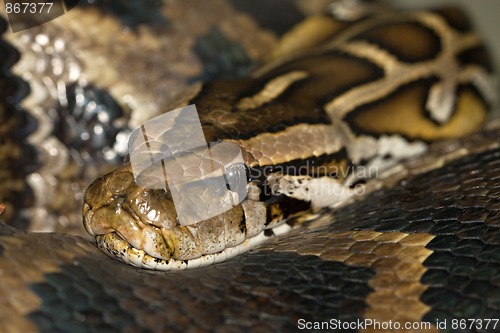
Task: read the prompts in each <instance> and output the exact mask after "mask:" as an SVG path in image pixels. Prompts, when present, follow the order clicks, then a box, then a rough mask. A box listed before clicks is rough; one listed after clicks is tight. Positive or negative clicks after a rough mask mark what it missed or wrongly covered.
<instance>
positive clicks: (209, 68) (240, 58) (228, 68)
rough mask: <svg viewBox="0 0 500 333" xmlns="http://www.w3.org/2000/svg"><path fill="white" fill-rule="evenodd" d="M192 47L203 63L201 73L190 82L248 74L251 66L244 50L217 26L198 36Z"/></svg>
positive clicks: (251, 63)
mask: <svg viewBox="0 0 500 333" xmlns="http://www.w3.org/2000/svg"><path fill="white" fill-rule="evenodd" d="M193 49H194V52H195V53H196V54H197V55H198V57H199V58H200V60H201V61H202V63H203V73H202V74H201V76H199V77H194V78H191V79H190V81H192V82H196V81H208V80H212V79H234V78H238V77H242V76H244V75H245V74H248V72H249V71H250V69H251V68H252V67H253V62H252V60H251V59H250V57H249V56H248V55H247V53H246V51H245V50H244V49H243V48H242V47H241V46H240V45H238V43H237V42H235V41H231V40H228V39H227V38H226V37H225V36H224V35H223V34H222V32H221V31H220V30H219V29H217V28H213V29H212V30H211V31H210V32H209V33H208V34H206V35H204V36H202V37H200V38H198V39H197V40H196V42H195V44H194V46H193Z"/></svg>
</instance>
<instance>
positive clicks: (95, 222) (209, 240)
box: [83, 164, 265, 270]
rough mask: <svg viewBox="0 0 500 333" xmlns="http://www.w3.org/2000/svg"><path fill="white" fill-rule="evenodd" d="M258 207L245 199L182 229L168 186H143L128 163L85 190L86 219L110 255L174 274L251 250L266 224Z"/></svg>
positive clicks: (99, 243) (98, 241) (104, 249)
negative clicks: (230, 207)
mask: <svg viewBox="0 0 500 333" xmlns="http://www.w3.org/2000/svg"><path fill="white" fill-rule="evenodd" d="M247 201H248V202H247ZM256 204H258V203H256V202H252V201H251V200H246V201H245V202H244V203H242V204H238V205H235V206H234V207H233V208H232V209H230V210H227V211H225V212H223V213H221V214H218V215H216V216H214V217H212V218H209V219H206V220H203V221H200V222H197V223H194V224H191V225H182V224H181V223H180V222H179V218H178V215H177V213H176V209H175V205H174V201H173V199H172V194H171V192H170V190H169V189H168V187H167V188H164V189H149V188H144V187H141V186H139V185H138V184H137V182H136V181H135V179H134V175H133V173H132V169H131V166H130V164H125V165H124V166H122V167H120V168H119V169H117V170H115V171H113V172H111V173H109V174H106V175H104V176H102V177H100V178H98V179H96V180H95V181H94V182H93V183H92V184H91V185H90V186H89V187H88V188H87V190H86V192H85V195H84V205H83V218H84V225H85V228H86V230H87V231H88V232H89V233H90V234H91V235H93V236H95V237H96V241H97V245H98V246H99V247H100V248H101V249H102V250H103V251H104V252H106V253H107V254H108V255H110V256H112V257H114V258H117V259H119V260H120V261H123V262H126V263H129V264H132V265H135V266H138V267H143V268H150V269H161V270H171V269H183V268H187V266H190V267H196V266H202V265H207V264H211V263H213V262H216V261H222V260H225V259H226V258H227V257H229V256H233V255H236V254H238V253H240V252H243V251H245V250H247V249H248V248H249V247H251V246H253V244H254V243H255V242H256V241H257V240H258V239H259V237H257V238H256V237H254V236H256V235H258V234H263V233H262V232H261V231H262V229H263V228H264V225H263V223H264V222H265V219H262V218H255V216H259V214H256V212H255V210H258V211H260V216H261V217H262V216H263V215H264V216H265V208H263V207H260V206H258V205H256ZM244 207H246V208H245V210H244ZM245 215H247V216H248V217H247V218H245Z"/></svg>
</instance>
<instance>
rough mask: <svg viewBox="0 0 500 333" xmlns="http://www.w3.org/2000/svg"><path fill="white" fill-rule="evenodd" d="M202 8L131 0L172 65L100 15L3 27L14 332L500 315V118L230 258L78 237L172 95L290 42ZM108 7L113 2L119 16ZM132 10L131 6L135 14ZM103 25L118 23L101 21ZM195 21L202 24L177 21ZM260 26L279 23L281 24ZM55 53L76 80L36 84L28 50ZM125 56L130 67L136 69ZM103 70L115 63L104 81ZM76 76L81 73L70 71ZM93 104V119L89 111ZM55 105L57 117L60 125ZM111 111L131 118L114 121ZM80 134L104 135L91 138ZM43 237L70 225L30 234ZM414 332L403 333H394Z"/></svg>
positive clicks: (2, 285)
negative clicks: (144, 258) (195, 264)
mask: <svg viewBox="0 0 500 333" xmlns="http://www.w3.org/2000/svg"><path fill="white" fill-rule="evenodd" d="M187 2H189V1H183V2H182V3H181V1H179V2H178V3H177V2H175V1H172V2H171V3H170V4H169V5H168V6H167V7H166V9H164V11H163V12H162V13H163V15H153V14H152V12H150V11H148V10H144V11H142V9H144V8H147V6H145V7H144V8H143V7H141V6H139V7H134V6H133V5H131V7H132V10H133V11H134V15H131V16H127V15H125V14H123V15H122V16H120V17H121V19H122V23H123V22H124V24H125V25H128V26H129V28H130V29H132V31H134V33H138V34H140V36H141V39H140V40H141V41H142V42H143V43H144V44H141V47H142V48H143V49H148V50H156V52H159V54H161V56H159V57H157V58H155V57H154V56H153V57H151V56H147V57H146V56H144V55H142V54H141V51H143V50H141V49H140V48H138V47H137V44H134V43H135V42H137V41H136V39H135V37H134V38H132V37H131V36H132V35H130V34H125V35H121V34H119V35H117V31H118V30H116V29H119V28H118V26H119V24H118V23H117V20H116V18H115V17H113V16H109V17H108V16H104V14H101V13H100V12H93V9H89V8H86V7H84V6H83V7H82V8H75V9H74V10H73V11H72V12H70V13H69V14H66V15H65V16H63V17H61V18H60V19H59V21H57V20H56V21H54V22H53V23H54V24H52V23H50V24H46V25H42V26H40V27H39V30H36V29H35V30H28V31H27V32H26V33H25V35H24V36H25V37H24V39H23V38H22V37H19V36H16V38H13V37H12V34H8V33H7V32H5V30H6V29H7V26H6V24H5V22H4V21H3V20H2V21H1V23H2V25H3V26H2V31H4V35H3V39H2V42H1V43H0V51H1V52H0V56H1V57H0V64H1V66H0V88H1V89H0V102H1V110H0V111H1V114H0V116H1V120H2V121H1V123H0V138H1V139H2V140H1V141H0V159H1V160H0V163H2V165H5V166H7V167H2V168H1V169H0V180H1V184H2V187H0V198H1V201H2V202H4V203H5V206H6V207H5V208H6V209H5V212H3V214H2V211H3V208H2V206H1V205H0V214H2V219H5V220H7V221H9V222H10V224H12V225H14V226H16V227H18V228H19V227H23V228H29V229H30V230H31V231H21V230H19V229H15V228H13V227H11V226H8V225H6V224H3V223H0V295H1V296H2V297H0V332H185V331H190V332H203V331H217V332H240V331H241V332H247V331H249V330H251V331H256V332H295V331H298V329H299V327H300V323H306V322H320V321H330V320H331V319H337V320H340V321H342V322H356V321H357V320H360V319H364V318H371V319H375V320H378V321H380V322H386V321H389V320H390V321H392V322H399V323H403V324H404V323H408V322H420V321H424V322H430V323H432V325H431V326H430V327H429V328H428V329H425V330H423V329H415V330H413V331H414V332H422V331H425V332H437V331H439V329H438V328H437V327H436V324H435V323H436V321H440V322H443V321H445V320H447V321H448V326H447V329H446V330H444V329H441V331H443V332H455V331H458V330H454V329H452V328H451V321H452V319H455V318H478V319H487V318H492V319H495V318H496V319H500V255H499V254H500V141H499V139H498V138H499V137H500V122H498V121H493V122H491V123H490V124H489V125H488V126H487V127H486V128H485V129H484V130H482V131H481V132H480V133H478V134H474V135H472V136H467V137H466V138H463V139H456V140H448V141H444V142H439V143H435V144H432V145H431V148H430V151H429V152H428V153H427V154H426V155H424V156H423V157H421V158H418V159H413V160H409V161H407V162H405V163H402V164H401V165H400V166H399V167H398V168H396V169H393V170H392V173H391V174H389V175H387V176H386V177H384V179H383V180H380V181H378V180H377V181H372V182H370V183H369V184H368V185H367V194H366V195H365V196H364V197H362V198H360V199H362V200H353V202H351V203H350V204H349V205H346V206H344V207H341V208H339V209H335V210H329V209H325V210H323V211H321V212H320V214H319V215H318V216H317V217H316V218H314V219H313V220H311V221H309V222H307V224H305V225H303V226H302V227H300V228H298V229H295V230H293V231H291V232H290V233H288V234H286V235H283V236H279V237H275V238H272V239H271V240H270V241H268V242H266V243H264V244H262V245H261V246H259V247H258V248H256V249H255V250H253V251H251V252H248V253H246V254H243V255H240V256H238V257H236V258H233V259H231V260H229V261H227V262H224V263H221V264H217V265H214V266H210V267H205V268H200V269H196V270H191V271H185V272H176V273H172V274H168V273H161V272H151V271H144V270H140V269H136V268H132V267H129V266H126V265H123V264H121V263H119V262H117V261H114V260H112V259H110V258H109V257H108V256H106V255H105V254H104V253H102V252H101V251H99V250H98V249H97V248H96V247H95V246H94V244H93V243H92V242H90V241H88V239H84V238H81V237H79V236H84V233H82V228H81V215H80V211H79V210H80V209H81V200H82V191H83V189H84V188H85V186H87V185H88V183H89V182H90V181H91V180H92V179H93V178H94V177H96V176H97V175H100V174H102V173H104V172H106V171H109V170H111V169H112V168H114V167H116V165H117V164H119V163H120V161H121V158H122V157H123V156H122V155H120V152H122V153H123V150H120V149H119V145H120V144H121V143H123V142H122V141H120V140H122V139H120V138H122V137H123V136H124V135H126V134H127V133H128V132H129V131H130V129H131V128H134V126H136V125H137V124H140V123H141V122H142V121H144V120H146V119H148V118H150V117H151V116H153V115H155V114H156V113H157V112H158V110H159V108H161V107H164V106H165V105H166V104H167V103H169V101H168V99H169V98H170V97H171V96H173V95H174V90H178V91H179V90H182V89H184V88H185V87H186V86H187V84H188V83H191V82H195V81H198V80H208V79H212V78H214V77H231V76H232V75H241V74H244V73H246V72H247V71H248V70H249V69H250V68H251V66H252V64H253V62H254V61H255V59H258V58H259V57H261V56H263V55H264V54H266V53H267V52H268V51H269V48H270V45H271V44H273V43H274V42H275V41H276V39H275V36H274V35H273V34H271V33H269V32H266V31H262V30H261V29H259V28H258V27H257V25H256V23H255V21H254V20H253V19H250V18H249V17H248V16H246V15H244V14H242V13H241V12H240V11H238V10H236V9H235V8H239V9H240V10H243V9H242V7H244V6H243V5H241V2H240V3H239V4H238V2H237V1H235V2H234V3H233V6H234V7H231V6H229V5H228V3H226V2H224V1H217V2H214V3H213V4H211V8H210V10H208V8H205V10H206V11H205V12H206V13H207V15H206V17H204V18H203V19H200V18H199V16H195V15H194V14H190V13H191V12H190V11H187V10H186V9H185V8H186V7H189V6H188V5H189V4H186V3H187ZM104 3H105V5H104V7H103V8H108V6H111V7H113V6H117V5H116V3H113V1H109V3H107V2H106V1H104ZM152 3H153V2H152ZM110 4H111V5H110ZM197 5H198V6H201V7H203V5H201V4H200V3H197ZM120 6H121V5H118V7H119V8H120V9H122V10H124V11H125V13H127V11H126V10H125V9H127V8H126V5H124V7H125V9H123V8H122V7H120ZM214 6H215V7H214ZM238 6H242V7H238ZM113 8H115V7H113ZM214 8H216V9H217V10H218V13H219V14H221V13H224V17H232V18H231V19H228V20H227V22H226V21H225V22H223V23H221V22H219V21H218V20H217V16H215V17H214V16H211V15H209V14H208V13H209V12H210V11H214ZM290 8H294V10H293V13H294V14H295V15H296V16H295V17H292V18H289V21H287V20H284V21H281V23H282V25H279V23H280V22H273V24H274V25H273V26H267V27H268V28H271V29H273V30H274V31H278V32H279V31H283V30H286V28H287V27H289V25H290V24H291V23H295V22H296V21H297V20H299V19H300V17H301V16H302V15H303V14H302V12H301V11H300V10H299V9H298V8H296V7H288V9H289V10H290ZM115 9H116V8H115ZM128 9H129V10H130V8H128ZM197 10H199V11H200V12H204V9H203V8H198V9H197ZM301 10H302V11H304V10H305V9H304V8H302V9H301ZM309 10H313V9H309ZM264 11H265V10H264ZM70 15H77V16H79V18H80V20H75V22H76V21H78V22H80V23H82V26H87V27H90V28H89V34H88V35H87V36H84V37H81V39H78V40H75V42H74V43H67V44H64V45H62V44H58V43H57V40H56V39H52V38H55V37H54V36H64V38H67V40H71V38H72V37H73V38H74V36H79V31H80V30H81V28H82V26H80V25H77V24H76V23H75V24H74V26H71V24H70V22H71V19H73V20H74V17H70ZM86 15H88V16H86ZM94 15H103V16H100V21H99V20H96V19H95V18H94ZM190 15H192V16H190ZM292 16H293V15H292ZM179 17H182V18H183V19H186V18H188V19H187V20H186V22H180V23H178V22H179V21H182V20H179ZM259 17H260V18H261V20H262V21H261V22H260V24H262V25H263V26H266V24H268V23H269V21H266V20H265V19H264V18H262V16H259ZM165 18H167V19H168V20H169V21H168V26H169V28H168V29H167V28H165V26H163V24H166V23H165V22H164V21H163V20H164V19H165ZM141 19H142V20H147V21H149V22H151V21H154V22H157V24H158V25H157V26H155V29H158V30H159V31H161V29H167V31H169V32H170V33H171V35H170V36H171V37H170V38H166V39H165V40H163V41H162V42H157V41H156V39H154V38H153V37H154V36H155V35H154V34H153V33H152V31H153V30H154V29H153V28H151V29H149V28H144V27H143V26H141V24H140V23H141V22H142V21H141ZM134 20H138V21H134ZM190 20H191V21H190ZM97 21H98V23H96V22H97ZM57 22H59V23H57ZM94 24H96V25H97V24H99V25H101V24H102V25H105V26H107V28H108V29H109V31H110V32H109V36H115V35H116V36H120V37H119V38H121V40H120V41H121V42H122V43H117V44H116V45H113V44H111V43H110V42H109V40H110V39H106V38H110V37H109V36H108V35H107V36H104V35H103V36H101V37H100V38H101V40H99V32H98V31H96V30H94V32H92V29H91V28H92V26H93V25H94ZM162 27H163V28H162ZM238 27H239V28H238ZM134 29H137V30H134ZM169 29H170V30H169ZM237 29H241V30H237ZM207 31H208V33H207ZM250 31H254V32H255V33H254V34H251V33H250ZM243 32H244V33H243ZM250 35H252V37H249V36H250ZM26 36H27V37H26ZM40 36H48V37H49V38H48V41H44V40H43V37H40ZM116 36H115V37H116ZM237 36H247V37H245V38H241V39H238V37H237ZM35 38H38V39H35ZM128 38H130V40H128ZM5 40H7V41H5ZM33 40H35V41H36V42H35V43H33V44H31V43H32V41H33ZM89 40H92V41H93V42H95V45H92V44H89V43H90V42H89ZM183 42H184V43H186V45H182V43H183ZM33 45H34V46H33ZM57 45H59V47H60V48H62V49H63V51H61V53H62V54H65V57H63V59H65V63H64V65H61V66H62V67H60V68H62V69H65V71H62V72H58V71H57V70H54V68H56V69H57V66H54V67H53V68H49V69H47V67H44V66H43V64H44V63H45V64H47V63H52V64H53V63H54V62H55V63H57V57H56V56H53V57H51V56H48V58H46V59H42V60H39V62H38V63H37V64H38V65H37V66H38V67H35V68H36V69H37V71H38V72H37V73H38V74H37V75H38V76H37V77H30V76H29V74H28V76H26V74H25V73H34V72H35V71H34V70H33V67H30V66H33V65H32V63H31V62H30V60H29V59H30V57H34V56H35V55H36V54H47V50H48V49H50V48H51V47H53V48H56V47H58V46H57ZM89 45H91V47H90V50H89ZM132 45H134V46H132ZM172 45H177V46H178V52H176V54H174V55H172V54H170V53H169V54H167V53H166V52H165V53H162V51H165V50H167V49H168V48H169V47H171V46H172ZM104 48H105V50H103V49H104ZM60 50H61V49H60ZM86 50H89V51H86ZM85 52H89V53H88V54H91V55H92V57H88V54H86V53H85ZM134 52H135V53H134ZM221 53H223V54H229V55H230V56H229V60H228V58H224V57H222V59H221V58H220V57H219V56H218V55H219V54H221ZM48 54H49V55H50V52H49V53H48ZM106 54H107V55H109V58H108V57H105V56H104V55H106ZM68 55H69V57H68ZM72 55H74V56H72ZM113 57H114V58H113ZM127 57H129V58H127ZM68 59H69V60H68ZM88 59H91V60H88ZM109 59H115V60H116V61H110V60H109ZM133 59H135V60H136V61H135V63H134V62H131V60H133ZM137 59H139V60H141V61H146V60H147V59H148V61H149V63H146V62H142V63H140V62H139V61H138V60H137ZM85 61H87V62H85ZM165 62H172V63H176V64H179V65H178V66H179V67H175V68H174V69H172V67H169V69H163V68H164V66H162V67H160V66H159V65H160V64H163V63H165ZM122 63H129V64H130V65H129V68H128V71H127V72H126V73H125V72H124V67H121V66H124V65H121V64H122ZM194 63H196V64H197V65H193V64H194ZM207 64H213V65H212V66H208V65H207ZM101 66H106V67H107V68H108V69H109V68H111V70H108V71H107V72H100V71H101V69H100V68H103V67H101ZM71 68H73V69H75V70H76V72H78V73H79V72H80V71H81V72H82V73H84V74H83V75H84V76H83V78H82V76H78V77H71V75H69V74H68V71H69V69H71ZM146 69H149V73H152V74H150V76H148V77H141V81H140V82H142V84H141V85H138V86H136V85H134V84H133V82H134V80H135V79H136V78H137V76H136V75H138V74H137V73H142V72H144V71H145V70H146ZM155 70H156V71H155ZM238 71H240V72H239V73H238ZM12 73H14V74H12ZM235 73H236V74H235ZM21 77H22V79H21ZM159 78H163V79H164V80H161V82H162V83H161V84H158V83H157V82H159V81H160V80H159ZM37 80H39V81H37ZM26 82H30V84H31V87H30V88H28V85H27V83H26ZM51 82H53V83H54V82H55V83H56V84H55V85H52V83H51ZM61 82H63V83H64V87H65V88H64V89H63V91H64V93H65V94H64V97H61V95H58V94H55V95H54V94H53V93H54V92H56V93H60V92H61V91H60V90H59V88H58V86H57V83H61ZM42 83H43V84H44V85H46V86H47V87H49V88H46V90H45V91H43V90H42V92H39V93H36V89H35V88H34V87H36V85H37V84H38V85H42ZM156 84H158V85H159V86H156ZM50 87H52V88H50ZM30 89H31V94H29V91H30ZM51 89H52V90H51ZM165 91H168V92H171V94H167V93H165ZM37 94H39V95H37ZM167 95H168V96H167ZM78 96H80V98H82V96H83V104H84V105H83V106H82V105H81V104H80V105H77V104H78V101H80V103H82V102H81V101H82V100H81V99H79V98H78ZM149 100H154V101H155V103H148V101H149ZM40 101H42V104H40V103H41V102H40ZM61 101H66V103H63V102H61ZM72 103H73V104H72ZM37 105H41V106H40V107H39V108H38V109H37V108H36V106H37ZM89 105H90V106H89ZM96 105H97V107H96ZM137 105H141V111H140V112H139V111H138V110H139V107H138V106H137ZM96 108H97V111H96ZM99 108H100V109H99ZM83 109H86V110H87V111H88V112H89V113H88V114H87V115H90V116H92V117H89V118H85V117H83V116H79V115H78V114H77V112H75V110H83ZM43 110H49V111H48V114H49V118H46V117H45V116H44V115H43ZM89 110H90V111H89ZM101 110H104V112H106V113H107V114H109V117H110V118H111V120H115V121H110V120H109V119H108V120H107V121H106V120H104V121H102V118H99V116H98V115H99V114H100V113H99V112H100V111H101ZM89 119H90V120H89ZM50 124H52V125H50ZM75 124H76V126H75ZM96 124H97V125H102V126H104V127H105V129H106V130H105V133H107V134H108V136H107V137H103V136H99V135H98V134H99V131H98V130H97V131H96V130H95V128H96ZM106 126H107V127H106ZM68 128H70V129H72V130H73V131H74V130H75V128H76V129H78V130H79V131H81V132H77V134H75V133H74V132H72V131H71V130H68ZM89 128H90V129H93V130H88V129H89ZM85 129H87V132H85ZM82 133H86V134H85V135H89V136H90V137H92V138H95V140H93V141H91V142H90V143H89V141H85V140H83V141H82V140H79V139H78V137H80V138H81V137H82V136H81V134H82ZM85 135H84V136H85ZM34 142H36V143H37V144H34ZM35 147H36V148H35ZM64 147H69V148H64ZM110 147H112V148H113V149H110ZM35 149H38V150H36V152H35ZM110 151H114V152H115V153H116V152H117V153H116V154H115V155H113V154H109V152H110ZM105 152H108V154H105ZM51 153H52V154H51ZM47 156H52V157H53V158H48V157H47ZM49 162H50V163H49ZM82 165H85V166H87V167H88V168H86V169H83V168H82ZM26 180H27V181H26ZM51 187H52V188H51ZM37 190H38V191H39V192H41V193H42V195H40V193H37ZM44 196H47V198H45V200H41V199H40V198H43V197H44ZM47 202H49V205H48V206H47ZM75 221H76V222H75ZM45 223H48V226H46V225H45ZM41 230H45V231H58V233H42V234H40V233H34V232H32V231H41ZM61 232H70V233H73V235H67V234H62V233H61ZM498 329H500V324H499V325H498V326H497V330H498ZM316 331H319V329H316ZM341 331H345V332H349V331H358V330H357V328H352V329H351V328H349V329H343V330H341ZM360 331H363V332H378V331H381V330H378V329H376V328H374V327H365V328H361V329H360ZM384 331H390V330H384ZM400 331H405V330H394V332H400ZM406 331H408V332H410V331H412V330H406ZM490 331H494V330H492V329H491V328H490V329H478V328H467V329H463V330H461V331H460V332H490Z"/></svg>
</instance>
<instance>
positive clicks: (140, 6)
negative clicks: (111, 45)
mask: <svg viewBox="0 0 500 333" xmlns="http://www.w3.org/2000/svg"><path fill="white" fill-rule="evenodd" d="M80 5H81V6H92V7H93V8H95V7H97V8H99V9H101V10H102V11H103V12H104V13H107V14H111V15H114V16H116V17H118V19H119V20H120V21H121V23H122V24H123V25H124V26H126V27H129V28H132V29H135V28H137V26H138V25H141V24H146V25H149V26H164V25H166V24H167V23H168V21H167V18H166V17H165V16H163V15H162V13H161V11H160V10H161V7H162V6H164V4H163V0H141V1H136V0H81V1H80Z"/></svg>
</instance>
